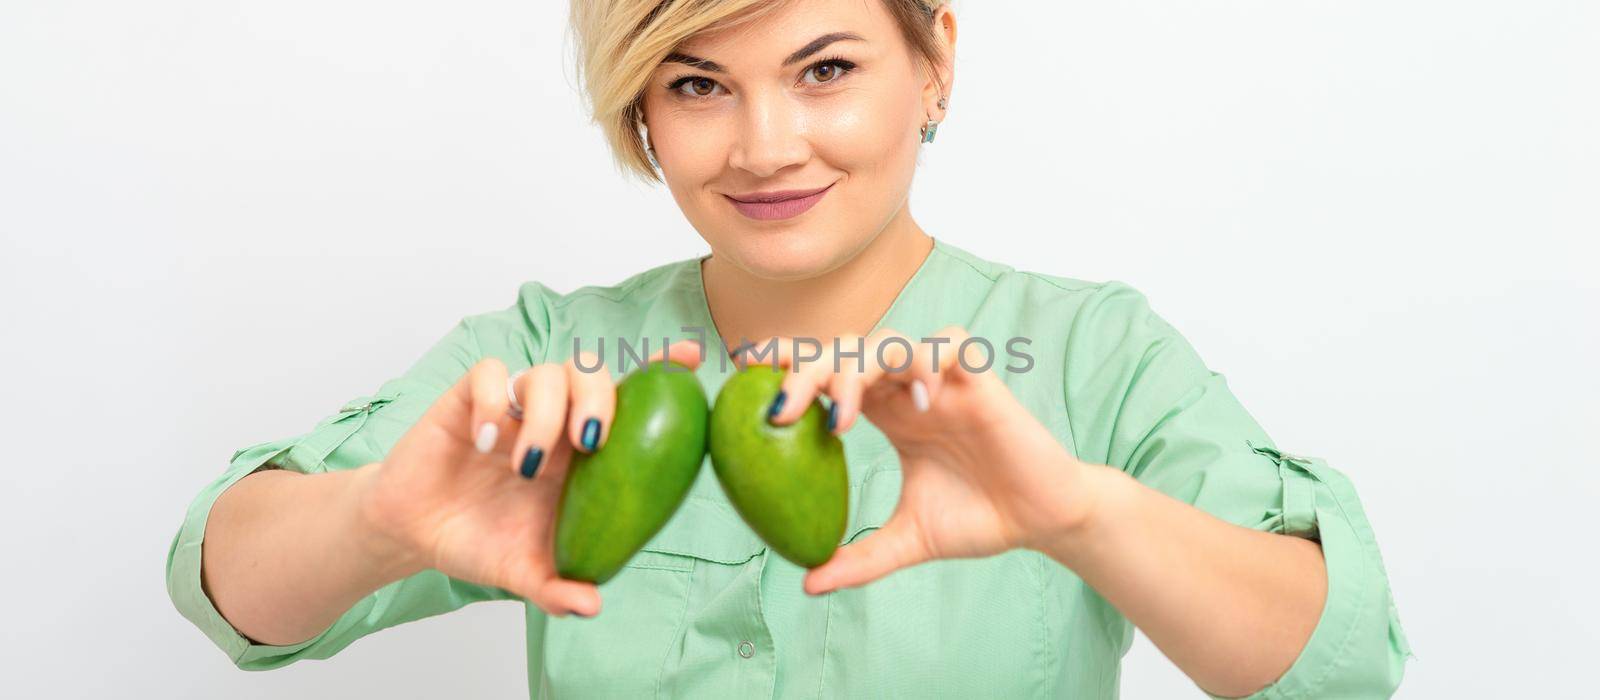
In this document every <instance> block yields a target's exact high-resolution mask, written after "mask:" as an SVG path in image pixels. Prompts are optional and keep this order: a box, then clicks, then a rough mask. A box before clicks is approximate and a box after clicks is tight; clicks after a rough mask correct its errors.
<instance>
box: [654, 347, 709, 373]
mask: <svg viewBox="0 0 1600 700" xmlns="http://www.w3.org/2000/svg"><path fill="white" fill-rule="evenodd" d="M704 354H705V350H704V349H703V348H702V347H701V345H700V341H698V340H680V341H678V342H676V343H673V344H671V345H668V346H667V347H666V349H664V350H657V351H656V352H655V353H654V354H652V355H651V356H650V361H651V362H654V361H656V360H659V359H663V358H665V359H666V360H667V361H668V362H676V363H678V364H680V365H683V366H685V367H688V368H689V369H699V367H700V362H701V359H702V355H704Z"/></svg>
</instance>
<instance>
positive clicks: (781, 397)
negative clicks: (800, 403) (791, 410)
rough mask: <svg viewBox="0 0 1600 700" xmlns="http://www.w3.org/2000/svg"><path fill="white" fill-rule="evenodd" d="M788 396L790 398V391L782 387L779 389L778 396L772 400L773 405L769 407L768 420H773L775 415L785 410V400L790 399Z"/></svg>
mask: <svg viewBox="0 0 1600 700" xmlns="http://www.w3.org/2000/svg"><path fill="white" fill-rule="evenodd" d="M788 398H789V392H787V391H784V390H782V389H779V390H778V396H777V398H775V399H773V400H772V406H771V407H769V408H768V409H767V420H768V421H771V420H772V419H773V418H774V417H775V416H777V415H778V414H779V413H782V412H783V402H784V401H786V400H788Z"/></svg>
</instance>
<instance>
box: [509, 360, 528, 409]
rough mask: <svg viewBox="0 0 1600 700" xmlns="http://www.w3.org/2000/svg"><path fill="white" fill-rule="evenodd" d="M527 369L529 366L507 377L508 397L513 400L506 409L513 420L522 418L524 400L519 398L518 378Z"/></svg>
mask: <svg viewBox="0 0 1600 700" xmlns="http://www.w3.org/2000/svg"><path fill="white" fill-rule="evenodd" d="M527 371H528V368H527V367H524V368H522V369H519V370H517V371H516V372H513V373H512V374H511V376H509V377H506V398H508V399H510V400H511V406H510V407H509V408H507V409H506V414H507V415H510V416H511V419H512V420H522V402H520V401H518V400H517V379H518V378H519V377H521V376H522V375H523V374H525V373H527Z"/></svg>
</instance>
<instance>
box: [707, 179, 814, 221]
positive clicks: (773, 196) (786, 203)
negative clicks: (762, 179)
mask: <svg viewBox="0 0 1600 700" xmlns="http://www.w3.org/2000/svg"><path fill="white" fill-rule="evenodd" d="M832 188H833V185H828V186H827V187H819V188H817V189H812V190H782V191H778V192H751V193H748V194H741V195H737V196H735V195H726V194H725V195H723V196H724V197H727V198H728V201H729V202H730V203H732V204H733V208H734V209H738V210H739V213H740V214H744V215H745V216H748V217H750V218H752V219H758V220H761V221H774V220H778V219H791V218H794V217H796V216H799V215H801V214H804V213H805V211H806V210H807V209H810V208H811V207H813V206H815V205H816V203H817V202H819V201H822V196H823V195H825V194H827V193H828V190H830V189H832Z"/></svg>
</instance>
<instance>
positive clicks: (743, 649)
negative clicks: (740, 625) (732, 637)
mask: <svg viewBox="0 0 1600 700" xmlns="http://www.w3.org/2000/svg"><path fill="white" fill-rule="evenodd" d="M755 655H756V645H754V644H751V643H750V642H749V640H745V641H743V642H739V656H742V657H744V658H746V659H748V658H750V657H752V656H755Z"/></svg>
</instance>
